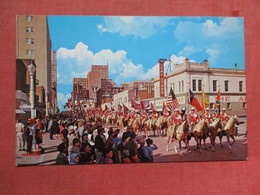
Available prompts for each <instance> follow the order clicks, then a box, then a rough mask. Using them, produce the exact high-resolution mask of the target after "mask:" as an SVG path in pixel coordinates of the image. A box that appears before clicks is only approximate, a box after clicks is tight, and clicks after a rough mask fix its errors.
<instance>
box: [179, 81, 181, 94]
mask: <svg viewBox="0 0 260 195" xmlns="http://www.w3.org/2000/svg"><path fill="white" fill-rule="evenodd" d="M179 92H181V82H180V81H179Z"/></svg>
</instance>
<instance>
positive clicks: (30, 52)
mask: <svg viewBox="0 0 260 195" xmlns="http://www.w3.org/2000/svg"><path fill="white" fill-rule="evenodd" d="M26 55H27V56H34V50H26Z"/></svg>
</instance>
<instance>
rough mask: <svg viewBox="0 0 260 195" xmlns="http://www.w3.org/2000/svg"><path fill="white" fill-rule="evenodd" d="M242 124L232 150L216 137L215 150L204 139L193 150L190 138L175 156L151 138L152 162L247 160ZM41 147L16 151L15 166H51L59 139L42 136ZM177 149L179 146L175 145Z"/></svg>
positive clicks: (161, 140) (163, 142)
mask: <svg viewBox="0 0 260 195" xmlns="http://www.w3.org/2000/svg"><path fill="white" fill-rule="evenodd" d="M239 120H240V122H242V124H240V125H239V127H238V136H237V137H235V138H236V142H235V143H234V145H233V146H232V150H230V149H229V148H228V143H227V138H226V137H223V138H222V143H223V146H224V147H223V148H222V147H221V146H220V144H219V139H218V137H217V138H216V150H215V152H212V151H211V148H210V139H209V138H207V139H206V146H207V150H204V146H203V144H202V148H203V150H202V152H200V151H199V150H196V151H195V150H194V148H195V145H196V142H195V140H194V138H192V139H191V140H190V142H189V145H190V147H189V149H190V151H189V152H187V150H185V149H184V143H182V146H183V148H182V151H181V154H182V155H180V154H176V153H175V151H174V145H173V144H170V147H169V151H168V152H167V151H166V139H165V137H164V136H163V137H151V138H152V139H153V141H154V144H156V145H157V146H158V149H157V150H155V151H154V153H153V154H154V162H158V163H161V162H193V161H234V160H246V159H247V138H246V137H245V133H246V118H240V119H239ZM43 140H44V141H43V144H42V147H43V148H44V149H45V152H44V154H41V155H30V156H24V155H22V154H24V153H26V152H25V151H17V154H16V162H17V166H30V165H53V164H55V159H56V157H57V155H58V151H57V146H58V145H59V144H60V143H61V138H60V137H58V138H55V140H49V133H45V134H44V139H43ZM177 148H179V144H177Z"/></svg>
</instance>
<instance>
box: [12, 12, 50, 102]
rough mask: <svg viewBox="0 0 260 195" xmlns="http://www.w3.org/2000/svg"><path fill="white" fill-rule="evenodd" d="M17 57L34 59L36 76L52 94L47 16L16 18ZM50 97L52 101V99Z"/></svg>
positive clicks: (41, 84) (40, 83)
mask: <svg viewBox="0 0 260 195" xmlns="http://www.w3.org/2000/svg"><path fill="white" fill-rule="evenodd" d="M16 25H17V33H16V36H17V37H16V40H17V42H16V58H17V59H34V61H35V64H37V71H36V78H37V80H38V81H39V83H38V85H40V86H43V87H44V89H45V90H47V92H48V94H49V95H50V94H51V92H52V78H51V77H52V73H51V72H52V71H51V40H50V34H49V27H48V20H47V16H40V15H38V16H36V15H23V16H17V18H16ZM50 98H51V96H50V97H49V100H50V102H51V101H52V100H51V99H50Z"/></svg>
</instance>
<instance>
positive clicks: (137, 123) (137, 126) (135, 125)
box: [132, 117, 141, 134]
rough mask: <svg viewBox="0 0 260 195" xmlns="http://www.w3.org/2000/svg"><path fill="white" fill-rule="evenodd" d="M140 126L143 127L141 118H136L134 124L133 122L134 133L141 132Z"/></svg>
mask: <svg viewBox="0 0 260 195" xmlns="http://www.w3.org/2000/svg"><path fill="white" fill-rule="evenodd" d="M140 125H141V119H140V117H136V118H135V119H134V120H133V122H132V129H133V131H134V132H135V133H136V134H138V133H139V130H140Z"/></svg>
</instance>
